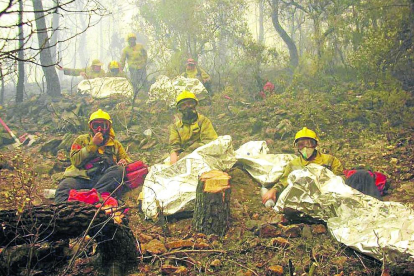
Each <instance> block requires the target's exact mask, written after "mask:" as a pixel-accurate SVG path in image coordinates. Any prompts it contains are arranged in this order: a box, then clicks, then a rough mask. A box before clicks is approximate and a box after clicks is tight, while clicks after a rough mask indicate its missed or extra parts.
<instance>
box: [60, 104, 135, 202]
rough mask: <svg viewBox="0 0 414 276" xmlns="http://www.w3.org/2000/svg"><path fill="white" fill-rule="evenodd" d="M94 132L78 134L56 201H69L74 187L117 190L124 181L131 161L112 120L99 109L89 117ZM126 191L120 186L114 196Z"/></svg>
mask: <svg viewBox="0 0 414 276" xmlns="http://www.w3.org/2000/svg"><path fill="white" fill-rule="evenodd" d="M89 129H90V133H88V134H83V135H80V136H78V137H77V138H76V139H75V141H74V142H73V144H72V147H71V150H70V162H71V165H70V166H69V167H68V168H67V169H66V171H65V173H64V177H65V178H64V179H63V180H62V181H61V182H60V183H59V186H58V188H57V190H56V194H55V202H56V203H59V202H63V201H66V200H67V199H68V197H69V192H70V190H72V189H75V190H80V189H92V188H95V189H96V190H97V191H98V192H99V193H103V192H110V193H111V192H113V191H114V190H115V189H117V188H118V186H119V185H120V184H121V183H123V179H124V175H125V168H124V166H125V165H126V164H127V163H130V162H131V160H130V159H129V157H128V155H127V153H126V152H125V150H124V147H123V146H122V145H121V143H120V142H119V141H118V140H116V139H115V132H114V130H113V128H112V120H111V117H110V116H109V114H108V113H106V112H104V111H102V110H101V109H99V110H98V111H96V112H94V113H92V114H91V116H90V118H89ZM123 191H125V188H124V187H120V188H119V189H118V190H117V191H116V192H115V193H114V195H113V196H115V197H119V196H121V195H122V192H123Z"/></svg>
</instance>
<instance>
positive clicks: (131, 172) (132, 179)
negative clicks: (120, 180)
mask: <svg viewBox="0 0 414 276" xmlns="http://www.w3.org/2000/svg"><path fill="white" fill-rule="evenodd" d="M125 172H126V180H127V181H126V184H127V185H128V187H129V188H130V189H135V188H137V187H138V186H140V185H142V184H144V179H145V176H147V174H148V166H147V165H146V164H145V163H144V162H142V161H135V162H134V163H131V164H128V165H127V166H126V167H125Z"/></svg>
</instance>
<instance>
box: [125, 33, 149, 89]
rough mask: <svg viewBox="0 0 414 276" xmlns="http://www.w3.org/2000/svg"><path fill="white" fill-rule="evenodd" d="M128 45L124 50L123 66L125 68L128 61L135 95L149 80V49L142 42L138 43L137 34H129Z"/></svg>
mask: <svg viewBox="0 0 414 276" xmlns="http://www.w3.org/2000/svg"><path fill="white" fill-rule="evenodd" d="M127 41H128V46H126V47H125V48H124V49H123V50H122V55H121V67H120V69H121V70H123V69H124V68H125V63H126V62H128V68H129V74H130V78H131V83H132V86H133V87H134V95H136V94H137V93H138V91H139V90H140V89H141V88H145V85H146V81H147V70H146V65H147V58H148V57H147V51H146V50H145V49H144V46H143V45H142V44H141V43H137V37H136V35H135V34H129V35H128V36H127Z"/></svg>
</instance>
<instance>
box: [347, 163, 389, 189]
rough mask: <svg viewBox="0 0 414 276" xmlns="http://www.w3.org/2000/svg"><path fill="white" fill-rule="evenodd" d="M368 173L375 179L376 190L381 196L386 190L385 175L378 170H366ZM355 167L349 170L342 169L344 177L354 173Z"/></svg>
mask: <svg viewBox="0 0 414 276" xmlns="http://www.w3.org/2000/svg"><path fill="white" fill-rule="evenodd" d="M367 171H368V172H369V174H370V175H371V176H372V177H373V178H374V179H375V186H377V189H378V191H379V192H380V194H381V196H383V195H384V194H385V192H386V190H387V189H386V186H387V177H386V176H385V175H384V174H382V173H380V172H372V171H370V170H367ZM356 172H357V170H356V169H351V170H344V174H345V177H346V178H349V177H350V176H351V175H353V174H354V173H356Z"/></svg>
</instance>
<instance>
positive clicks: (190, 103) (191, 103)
mask: <svg viewBox="0 0 414 276" xmlns="http://www.w3.org/2000/svg"><path fill="white" fill-rule="evenodd" d="M196 105H197V102H196V101H195V100H193V99H186V100H182V101H181V102H179V103H178V106H177V107H178V110H180V111H181V110H185V109H187V108H192V109H193V108H195V107H196Z"/></svg>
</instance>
